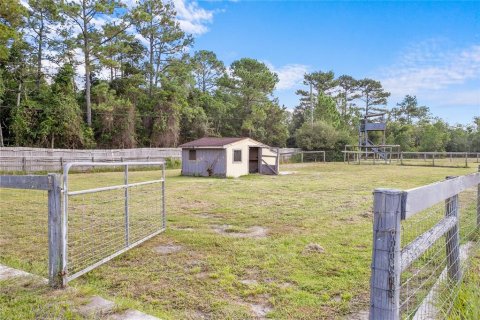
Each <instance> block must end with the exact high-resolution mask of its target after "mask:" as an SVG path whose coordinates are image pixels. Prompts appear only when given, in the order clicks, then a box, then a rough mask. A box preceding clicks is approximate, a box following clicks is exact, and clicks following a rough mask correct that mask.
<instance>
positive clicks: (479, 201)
mask: <svg viewBox="0 0 480 320" xmlns="http://www.w3.org/2000/svg"><path fill="white" fill-rule="evenodd" d="M478 172H480V166H478ZM479 227H480V183H479V184H478V187H477V228H479Z"/></svg>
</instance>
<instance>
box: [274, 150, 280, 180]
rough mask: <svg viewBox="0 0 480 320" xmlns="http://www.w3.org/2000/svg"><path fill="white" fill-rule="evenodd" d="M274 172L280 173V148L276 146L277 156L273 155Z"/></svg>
mask: <svg viewBox="0 0 480 320" xmlns="http://www.w3.org/2000/svg"><path fill="white" fill-rule="evenodd" d="M275 172H276V173H277V174H279V173H280V148H277V156H276V157H275Z"/></svg>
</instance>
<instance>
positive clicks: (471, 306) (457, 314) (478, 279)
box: [448, 248, 480, 320]
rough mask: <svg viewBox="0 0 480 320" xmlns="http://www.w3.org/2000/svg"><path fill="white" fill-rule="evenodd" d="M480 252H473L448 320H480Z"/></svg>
mask: <svg viewBox="0 0 480 320" xmlns="http://www.w3.org/2000/svg"><path fill="white" fill-rule="evenodd" d="M479 288H480V250H478V248H477V250H476V251H475V252H474V255H473V257H472V258H471V265H470V268H469V269H468V271H467V272H466V274H465V278H464V281H463V282H462V284H461V285H460V288H459V293H458V296H457V297H456V299H455V300H454V302H453V310H452V312H451V314H450V316H449V318H448V319H450V320H464V319H472V320H473V319H480V303H479V301H480V291H479Z"/></svg>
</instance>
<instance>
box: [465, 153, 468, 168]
mask: <svg viewBox="0 0 480 320" xmlns="http://www.w3.org/2000/svg"><path fill="white" fill-rule="evenodd" d="M465 168H468V153H466V152H465Z"/></svg>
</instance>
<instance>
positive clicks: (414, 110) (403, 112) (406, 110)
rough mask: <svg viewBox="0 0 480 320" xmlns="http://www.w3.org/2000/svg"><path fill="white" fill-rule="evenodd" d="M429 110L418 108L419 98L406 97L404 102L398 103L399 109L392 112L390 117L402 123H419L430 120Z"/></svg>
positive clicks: (423, 107)
mask: <svg viewBox="0 0 480 320" xmlns="http://www.w3.org/2000/svg"><path fill="white" fill-rule="evenodd" d="M428 114H429V109H428V107H425V106H418V103H417V97H416V96H410V95H406V96H405V98H404V99H403V101H402V102H400V103H397V108H393V109H392V110H391V111H390V116H391V117H393V119H394V120H395V121H398V122H400V123H406V124H411V123H413V121H414V119H417V120H418V121H425V120H428Z"/></svg>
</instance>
